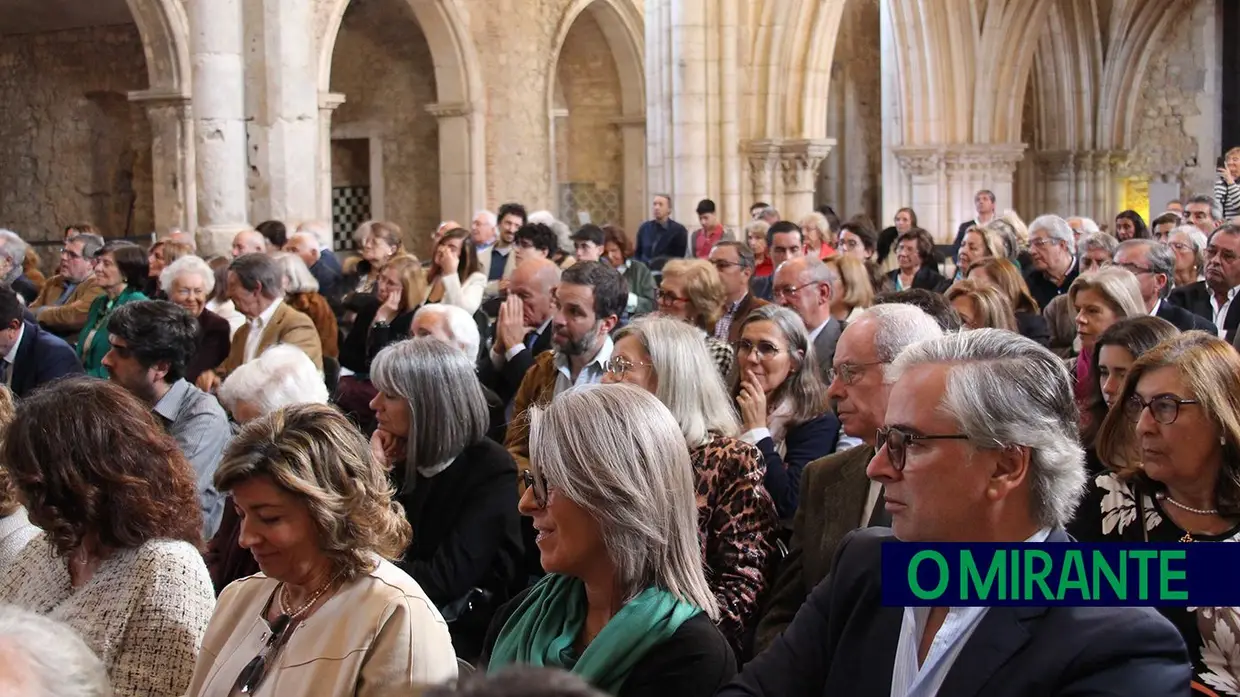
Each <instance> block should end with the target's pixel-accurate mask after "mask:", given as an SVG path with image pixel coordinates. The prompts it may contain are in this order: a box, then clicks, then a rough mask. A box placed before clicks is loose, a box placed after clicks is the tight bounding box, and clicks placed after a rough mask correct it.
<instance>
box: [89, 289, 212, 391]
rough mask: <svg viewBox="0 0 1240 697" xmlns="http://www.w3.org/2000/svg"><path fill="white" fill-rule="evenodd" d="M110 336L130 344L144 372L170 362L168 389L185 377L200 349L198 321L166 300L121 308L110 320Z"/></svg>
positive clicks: (139, 303)
mask: <svg viewBox="0 0 1240 697" xmlns="http://www.w3.org/2000/svg"><path fill="white" fill-rule="evenodd" d="M108 333H110V334H113V335H115V336H117V337H119V338H120V339H121V340H123V341H124V342H125V343H126V344H129V348H128V351H130V352H132V353H133V355H134V357H135V358H137V359H138V362H139V363H140V364H141V365H142V367H143V368H150V367H151V366H153V365H155V364H156V363H159V362H160V361H167V363H168V373H167V374H166V375H165V376H164V382H166V383H168V384H169V385H171V384H172V383H174V382H176V381H177V380H180V379H181V378H183V377H185V364H186V363H189V360H190V359H191V358H193V357H194V352H195V351H196V350H197V349H198V320H197V319H195V318H194V316H193V315H191V314H190V313H189V311H188V310H186V309H185V308H183V307H181V306H180V305H174V304H172V303H170V302H168V301H167V300H144V301H142V302H136V303H128V304H126V305H121V306H120V307H118V308H116V310H115V311H114V312H113V313H112V316H111V317H110V318H109V319H108ZM114 350H115V349H114Z"/></svg>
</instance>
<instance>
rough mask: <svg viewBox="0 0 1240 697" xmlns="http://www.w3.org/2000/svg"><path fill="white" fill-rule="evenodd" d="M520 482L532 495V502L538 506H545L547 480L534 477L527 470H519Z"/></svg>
mask: <svg viewBox="0 0 1240 697" xmlns="http://www.w3.org/2000/svg"><path fill="white" fill-rule="evenodd" d="M521 483H522V484H524V485H525V488H526V489H528V490H529V491H530V493H532V494H533V495H534V503H536V504H538V507H539V508H546V507H547V480H545V479H543V478H542V477H535V476H534V473H533V472H531V471H529V470H521Z"/></svg>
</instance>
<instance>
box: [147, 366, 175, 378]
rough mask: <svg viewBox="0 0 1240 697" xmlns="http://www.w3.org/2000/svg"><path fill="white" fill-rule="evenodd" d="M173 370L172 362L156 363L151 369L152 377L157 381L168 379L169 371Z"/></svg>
mask: <svg viewBox="0 0 1240 697" xmlns="http://www.w3.org/2000/svg"><path fill="white" fill-rule="evenodd" d="M171 369H172V363H171V362H170V361H155V363H154V364H152V365H151V367H150V368H149V370H150V371H151V373H152V377H154V378H155V379H156V380H163V379H164V378H166V377H167V376H168V371H169V370H171Z"/></svg>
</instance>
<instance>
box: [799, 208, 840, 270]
mask: <svg viewBox="0 0 1240 697" xmlns="http://www.w3.org/2000/svg"><path fill="white" fill-rule="evenodd" d="M799 225H800V226H801V235H802V236H803V237H804V238H805V255H806V256H812V257H818V258H819V259H828V258H830V257H833V256H835V233H834V231H833V230H832V229H831V224H830V223H829V222H827V216H825V215H823V214H822V213H819V212H818V211H813V212H812V213H808V214H806V215H805V217H803V218H801V222H800V223H799Z"/></svg>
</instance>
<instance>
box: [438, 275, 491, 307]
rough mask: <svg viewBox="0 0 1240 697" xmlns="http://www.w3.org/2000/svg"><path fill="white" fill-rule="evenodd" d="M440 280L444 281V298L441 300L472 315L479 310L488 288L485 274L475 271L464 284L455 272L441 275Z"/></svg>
mask: <svg viewBox="0 0 1240 697" xmlns="http://www.w3.org/2000/svg"><path fill="white" fill-rule="evenodd" d="M439 280H440V281H441V282H442V283H443V300H441V301H440V302H442V303H444V304H445V305H456V306H457V307H459V308H461V309H462V310H464V311H466V312H468V313H469V314H471V315H472V314H474V313H475V312H477V311H478V307H479V306H481V305H482V293H483V291H485V290H486V289H487V277H486V275H485V274H483V273H479V272H474V273H472V274H470V275H469V278H466V279H465V283H464V284H462V283H461V279H460V277H459V276H457V275H456V274H454V273H450V274H445V275H443V276H440V277H439Z"/></svg>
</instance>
